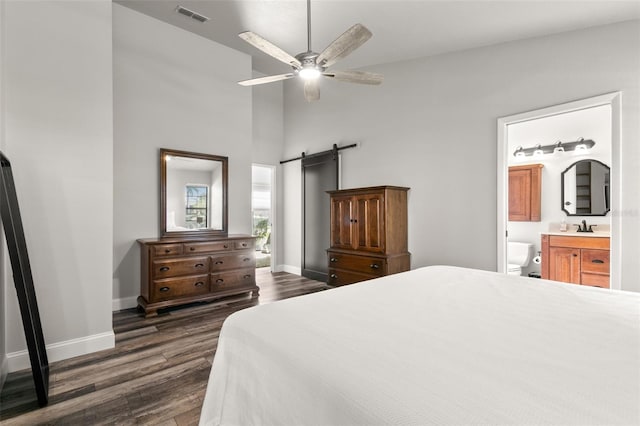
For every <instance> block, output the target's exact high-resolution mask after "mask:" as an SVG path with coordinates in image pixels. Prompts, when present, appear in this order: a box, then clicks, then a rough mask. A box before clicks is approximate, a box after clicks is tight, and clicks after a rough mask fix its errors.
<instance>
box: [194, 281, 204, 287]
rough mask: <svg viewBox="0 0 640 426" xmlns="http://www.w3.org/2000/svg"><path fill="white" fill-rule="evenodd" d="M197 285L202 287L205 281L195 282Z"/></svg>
mask: <svg viewBox="0 0 640 426" xmlns="http://www.w3.org/2000/svg"><path fill="white" fill-rule="evenodd" d="M194 285H195V286H196V287H202V286H203V285H204V283H203V282H202V281H198V282H197V283H195V284H194Z"/></svg>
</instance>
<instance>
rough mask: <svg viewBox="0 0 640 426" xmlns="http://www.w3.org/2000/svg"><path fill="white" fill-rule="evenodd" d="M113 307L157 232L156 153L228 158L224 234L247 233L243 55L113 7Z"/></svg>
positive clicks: (247, 100)
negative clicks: (142, 243)
mask: <svg viewBox="0 0 640 426" xmlns="http://www.w3.org/2000/svg"><path fill="white" fill-rule="evenodd" d="M113 69H114V76H113V78H114V108H113V109H114V170H115V173H114V188H113V191H114V205H113V209H114V240H113V257H114V265H113V266H114V270H113V299H114V303H113V307H114V309H121V308H126V307H132V306H135V304H136V298H137V296H138V295H139V294H140V259H139V257H140V252H139V248H138V245H137V243H136V239H138V238H151V237H158V236H159V232H160V231H159V230H160V225H159V208H160V201H159V186H160V172H159V168H160V160H159V150H160V148H170V149H176V150H182V151H192V152H202V153H207V154H215V155H221V156H227V157H229V192H228V195H229V232H230V233H251V162H252V161H253V157H252V153H251V149H252V145H251V143H252V140H251V138H252V118H251V117H252V110H251V103H252V102H251V90H250V89H247V88H245V87H242V86H239V85H238V84H237V81H238V80H241V79H243V78H249V77H250V76H251V59H250V57H249V56H248V55H245V54H243V53H240V52H237V51H235V50H232V49H229V48H227V47H224V46H222V45H219V44H217V43H214V42H212V41H210V40H207V39H205V38H202V37H200V36H197V35H195V34H193V33H190V32H187V31H184V30H182V29H179V28H177V27H174V26H172V25H168V24H166V23H163V22H160V21H158V20H156V19H153V18H150V17H148V16H146V15H143V14H140V13H138V12H135V11H133V10H131V9H128V8H126V7H124V6H121V5H118V4H113Z"/></svg>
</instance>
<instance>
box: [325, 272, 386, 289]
mask: <svg viewBox="0 0 640 426" xmlns="http://www.w3.org/2000/svg"><path fill="white" fill-rule="evenodd" d="M373 278H377V276H375V275H369V274H361V273H358V272H352V271H345V270H343V269H332V268H329V278H328V280H327V284H329V285H345V284H353V283H357V282H360V281H366V280H370V279H373Z"/></svg>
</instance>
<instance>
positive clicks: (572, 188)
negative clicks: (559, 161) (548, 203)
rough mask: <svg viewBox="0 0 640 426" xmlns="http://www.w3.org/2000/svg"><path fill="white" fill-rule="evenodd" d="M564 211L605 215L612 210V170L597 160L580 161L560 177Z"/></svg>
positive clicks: (569, 213) (579, 214) (568, 214)
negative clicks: (610, 185) (610, 184)
mask: <svg viewBox="0 0 640 426" xmlns="http://www.w3.org/2000/svg"><path fill="white" fill-rule="evenodd" d="M561 183H562V191H561V194H562V210H564V212H565V213H566V214H567V216H606V214H607V212H608V211H609V210H610V188H609V183H610V169H609V166H607V165H606V164H604V163H601V162H600V161H598V160H581V161H577V162H575V163H573V164H572V165H571V166H569V167H568V168H567V169H566V170H565V171H564V172H562V176H561Z"/></svg>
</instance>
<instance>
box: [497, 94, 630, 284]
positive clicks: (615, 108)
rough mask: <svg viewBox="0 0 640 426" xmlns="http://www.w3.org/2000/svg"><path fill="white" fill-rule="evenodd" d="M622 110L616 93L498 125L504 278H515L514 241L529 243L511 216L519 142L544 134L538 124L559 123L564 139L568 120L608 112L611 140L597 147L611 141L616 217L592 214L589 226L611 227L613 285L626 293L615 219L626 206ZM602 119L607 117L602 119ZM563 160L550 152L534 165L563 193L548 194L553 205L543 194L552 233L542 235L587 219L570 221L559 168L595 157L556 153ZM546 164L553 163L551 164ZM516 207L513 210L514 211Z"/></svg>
mask: <svg viewBox="0 0 640 426" xmlns="http://www.w3.org/2000/svg"><path fill="white" fill-rule="evenodd" d="M620 109H621V105H620V93H617V92H616V93H611V94H606V95H601V96H596V97H593V98H588V99H583V100H579V101H574V102H569V103H565V104H560V105H555V106H551V107H548V108H543V109H539V110H534V111H529V112H525V113H521V114H516V115H512V116H508V117H503V118H500V119H498V129H497V130H498V147H497V148H498V149H497V152H498V188H497V189H498V197H497V201H498V206H497V219H498V223H497V225H498V226H497V243H498V245H497V255H498V257H497V261H498V262H497V270H498V272H503V273H507V272H509V265H508V258H509V252H508V249H507V247H508V246H509V244H508V243H511V242H512V241H515V240H518V241H520V240H522V239H524V235H523V234H522V232H521V231H522V229H521V228H522V227H518V226H514V224H516V225H517V222H514V221H513V217H512V218H511V219H512V220H511V221H510V217H509V216H510V215H509V213H510V210H509V207H510V204H513V203H510V202H511V201H512V200H510V197H509V180H512V179H511V175H510V174H509V173H508V170H509V167H510V166H513V165H514V161H513V158H514V157H515V156H516V155H517V154H516V151H517V150H518V149H519V147H514V143H513V142H514V141H513V139H515V138H521V137H522V135H523V134H526V133H527V132H528V131H529V130H530V129H532V128H534V127H535V128H536V132H538V130H539V129H540V128H541V127H540V126H539V125H538V123H541V122H544V123H552V122H554V121H557V123H556V125H554V126H552V127H550V128H553V129H554V130H553V132H558V133H562V132H563V131H566V129H567V120H565V117H567V118H568V117H577V116H579V115H589V114H594V113H597V111H598V110H600V111H601V112H602V111H606V112H605V114H604V118H603V120H604V121H606V124H605V125H604V128H605V130H604V132H606V135H604V137H600V138H598V141H596V147H598V145H597V144H598V142H599V141H600V143H601V144H602V142H605V141H607V142H608V143H609V147H608V153H606V154H603V155H606V156H607V158H608V160H606V161H609V162H610V166H611V172H610V176H609V182H610V194H609V193H608V194H607V197H608V196H609V195H610V209H611V211H609V212H608V214H606V216H604V215H600V216H602V217H601V218H598V217H596V216H598V215H594V214H590V215H588V217H586V219H587V220H588V221H589V223H598V221H600V222H601V224H608V225H609V226H610V240H611V247H610V252H611V261H610V282H611V288H613V289H619V288H620V275H621V250H620V245H621V238H620V235H621V229H620V219H619V216H618V215H617V214H615V212H616V211H618V210H619V209H620V205H621V204H620V188H621V181H620V144H621V139H620ZM600 115H601V116H602V114H600ZM542 128H544V127H542ZM591 131H593V129H591V130H590V132H591ZM574 136H575V137H574V138H575V139H579V138H580V137H584V139H588V138H589V137H590V136H589V135H582V134H575V135H574ZM565 137H566V136H565ZM557 138H558V139H559V140H562V139H561V138H562V136H557ZM543 142H544V143H542V145H546V142H547V141H543ZM549 142H550V143H551V144H552V145H553V144H555V143H557V142H556V140H551V141H549ZM536 143H541V141H540V140H537V141H536V142H535V143H533V145H532V146H534V145H535V144H536ZM528 147H529V146H528V145H527V146H524V147H523V148H524V150H525V151H526V148H528ZM543 148H544V147H543ZM601 148H602V147H599V148H598V149H601ZM552 151H553V149H552ZM568 151H570V150H568ZM557 154H560V157H562V158H561V159H558V158H554V159H551V158H552V157H553V156H554V153H552V152H550V153H548V154H544V155H540V156H539V157H538V159H539V160H540V161H538V160H536V161H529V162H533V163H536V162H537V163H541V164H539V166H540V167H541V169H542V170H543V171H544V172H546V173H547V175H546V176H543V178H546V179H547V184H554V185H555V186H557V188H556V187H547V191H546V192H547V195H551V194H550V193H552V194H553V195H551V199H545V198H544V197H545V192H544V188H543V193H542V199H541V203H542V208H541V215H542V218H541V219H540V218H538V219H537V221H538V222H541V223H542V225H543V226H545V227H546V228H545V229H540V230H538V231H551V227H550V226H549V225H550V223H549V222H554V225H555V222H557V224H558V225H560V226H561V225H562V223H561V222H564V221H565V220H566V222H576V221H578V220H582V219H585V218H584V217H573V216H574V215H571V216H567V215H566V214H565V213H564V212H563V207H564V205H563V203H564V202H566V200H565V199H564V198H563V197H562V190H563V188H562V187H561V184H562V181H561V177H562V170H564V168H563V169H562V170H561V168H559V167H560V165H559V164H560V163H559V162H562V161H564V163H567V164H563V167H565V168H566V166H567V165H568V164H569V163H572V162H574V161H578V160H582V159H583V158H581V157H585V158H587V157H589V155H587V156H581V155H579V154H576V153H575V152H573V151H571V152H566V151H565V152H559V153H555V155H556V157H557V156H558V155H557ZM593 155H596V152H595V151H594V152H592V153H591V156H593ZM598 155H600V154H598ZM596 156H597V155H596ZM568 157H571V158H568ZM574 157H575V158H574ZM545 158H546V159H548V160H545ZM530 160H531V159H530ZM525 162H526V161H525ZM556 163H557V164H556ZM522 167H524V166H520V167H514V168H522ZM544 184H545V182H544V180H543V185H544ZM607 187H609V184H607ZM565 195H566V194H565ZM545 203H546V206H545ZM511 207H512V210H513V206H511ZM512 213H513V212H512ZM575 216H578V215H575ZM543 222H547V223H543ZM538 240H539V237H538V236H536V237H535V241H531V242H530V243H532V245H535V246H536V248H535V251H534V253H533V256H532V260H535V261H536V262H538V263H539V262H541V259H540V257H538V258H537V259H536V258H535V257H534V256H536V255H538V251H539V250H540V249H539V248H537V246H538V245H539V244H538V243H539V241H538ZM511 245H513V244H511ZM542 257H544V256H542ZM542 262H543V263H544V259H542ZM533 267H534V269H535V267H536V265H533ZM538 267H539V265H538ZM523 272H528V271H525V270H524V269H523ZM523 275H524V273H523ZM532 276H533V275H532Z"/></svg>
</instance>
